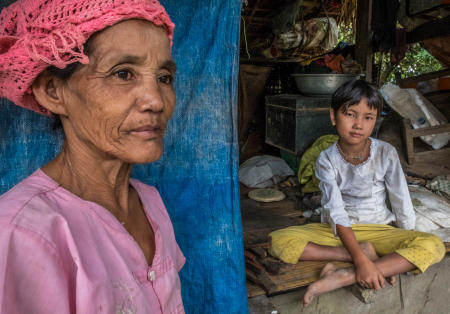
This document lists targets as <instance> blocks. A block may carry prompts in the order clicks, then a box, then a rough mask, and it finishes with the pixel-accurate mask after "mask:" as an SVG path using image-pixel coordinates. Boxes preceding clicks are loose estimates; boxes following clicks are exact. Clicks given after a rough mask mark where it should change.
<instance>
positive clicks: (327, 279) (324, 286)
mask: <svg viewBox="0 0 450 314" xmlns="http://www.w3.org/2000/svg"><path fill="white" fill-rule="evenodd" d="M354 276H355V273H354V271H353V268H344V269H339V270H336V267H335V266H334V265H333V264H332V263H327V264H326V265H325V267H324V268H323V269H322V271H321V272H320V278H319V280H317V281H316V282H314V283H312V284H311V285H310V286H309V287H308V289H307V290H306V293H305V296H304V297H303V305H304V306H305V307H307V306H308V305H310V304H311V302H312V301H313V300H314V298H315V297H317V296H319V295H321V294H323V293H325V292H329V291H333V290H336V289H338V288H340V287H343V286H345V285H347V284H348V281H349V280H348V279H349V278H351V280H353V279H354Z"/></svg>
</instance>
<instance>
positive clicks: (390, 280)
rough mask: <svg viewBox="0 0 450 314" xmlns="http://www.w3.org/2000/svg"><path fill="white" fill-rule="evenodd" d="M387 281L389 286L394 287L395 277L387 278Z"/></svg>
mask: <svg viewBox="0 0 450 314" xmlns="http://www.w3.org/2000/svg"><path fill="white" fill-rule="evenodd" d="M387 281H388V282H389V283H390V284H391V286H392V287H395V284H396V283H397V277H396V276H391V277H388V278H387Z"/></svg>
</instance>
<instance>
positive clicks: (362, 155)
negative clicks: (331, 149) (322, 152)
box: [336, 139, 369, 163]
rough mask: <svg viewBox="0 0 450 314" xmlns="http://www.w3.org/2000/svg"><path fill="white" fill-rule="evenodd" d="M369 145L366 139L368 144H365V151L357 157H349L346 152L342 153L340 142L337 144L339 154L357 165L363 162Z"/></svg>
mask: <svg viewBox="0 0 450 314" xmlns="http://www.w3.org/2000/svg"><path fill="white" fill-rule="evenodd" d="M367 143H369V140H367V139H366V143H365V144H364V147H363V149H362V150H361V151H360V152H359V153H358V154H357V155H355V156H348V155H346V154H344V152H343V151H342V148H341V145H339V141H338V142H337V143H336V146H337V149H338V151H339V153H340V154H341V155H342V156H343V157H344V159H346V160H349V161H350V160H351V161H353V162H355V163H358V162H361V161H362V159H363V157H364V153H365V152H366V148H367Z"/></svg>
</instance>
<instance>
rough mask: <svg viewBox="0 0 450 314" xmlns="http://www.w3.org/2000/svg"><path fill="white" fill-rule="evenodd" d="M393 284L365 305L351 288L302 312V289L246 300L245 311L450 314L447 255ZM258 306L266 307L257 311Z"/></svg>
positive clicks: (257, 313)
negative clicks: (247, 302) (438, 261)
mask: <svg viewBox="0 0 450 314" xmlns="http://www.w3.org/2000/svg"><path fill="white" fill-rule="evenodd" d="M397 281H398V283H397V285H396V286H395V287H391V286H389V285H387V286H388V287H386V288H385V289H383V290H380V291H378V292H376V293H375V295H374V297H373V299H372V301H373V303H369V304H366V303H364V302H362V301H361V300H360V299H358V298H357V297H356V296H355V294H353V293H352V291H351V289H352V287H347V288H342V289H338V290H336V291H333V292H330V293H326V294H324V295H322V296H320V297H318V298H316V299H315V300H314V302H313V303H312V304H311V305H310V306H309V307H308V308H303V302H302V300H303V295H304V293H305V291H306V289H305V288H302V289H299V290H296V291H293V292H289V293H284V294H280V295H277V296H271V297H269V298H266V299H265V300H261V298H260V299H255V300H252V299H250V300H249V304H250V306H249V309H250V313H254V314H260V313H261V314H263V313H264V314H265V313H269V314H276V313H281V314H294V313H310V314H318V313H320V314H358V313H364V314H366V313H370V314H378V313H380V314H391V313H401V314H416V313H417V314H449V313H450V254H447V255H446V257H445V258H444V260H442V261H441V262H440V263H439V264H437V265H433V266H432V267H430V268H429V269H428V270H427V271H426V272H425V273H424V274H420V275H413V274H405V275H400V276H399V279H398V280H397ZM366 292H368V291H366ZM263 298H265V296H263ZM262 303H267V304H269V305H267V304H265V305H266V306H264V307H261V305H262ZM258 305H259V306H258ZM262 308H264V309H262Z"/></svg>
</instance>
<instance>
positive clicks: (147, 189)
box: [130, 179, 169, 218]
mask: <svg viewBox="0 0 450 314" xmlns="http://www.w3.org/2000/svg"><path fill="white" fill-rule="evenodd" d="M130 183H131V185H132V186H133V187H134V188H135V189H136V191H137V192H138V194H139V197H140V199H141V202H142V203H143V204H144V208H145V209H146V210H149V211H151V212H152V213H153V215H154V214H155V213H158V214H160V215H163V216H164V218H168V217H169V215H168V213H167V209H166V206H165V205H164V202H163V200H162V198H161V195H160V194H159V191H158V189H157V188H156V187H154V186H151V185H148V184H145V183H143V182H141V181H139V180H137V179H130Z"/></svg>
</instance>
